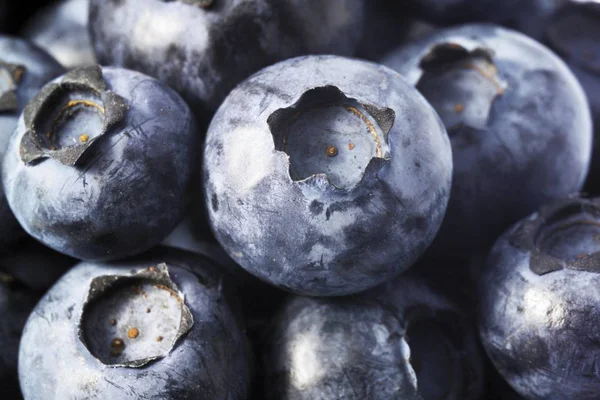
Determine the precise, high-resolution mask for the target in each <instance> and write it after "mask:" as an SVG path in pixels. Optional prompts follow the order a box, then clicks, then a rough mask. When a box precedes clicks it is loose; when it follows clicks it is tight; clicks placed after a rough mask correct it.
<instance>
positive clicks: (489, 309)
mask: <svg viewBox="0 0 600 400" xmlns="http://www.w3.org/2000/svg"><path fill="white" fill-rule="evenodd" d="M599 216H600V202H599V200H598V199H590V200H587V199H567V200H564V201H559V202H556V203H553V204H550V205H548V206H545V207H544V208H542V209H541V210H540V211H539V212H537V213H535V214H533V215H531V216H529V217H528V218H526V219H524V220H522V221H520V222H518V223H517V224H515V225H514V226H513V227H511V228H510V229H509V230H508V231H507V232H505V233H504V234H503V235H502V236H501V237H500V238H499V239H498V241H497V242H496V244H495V245H494V248H493V249H492V251H491V253H490V255H489V257H488V260H487V263H486V269H485V271H484V274H483V277H482V279H481V281H480V282H479V298H480V310H479V330H480V334H481V339H482V342H483V345H484V347H485V349H486V351H487V353H488V354H489V356H490V358H491V360H492V361H493V363H494V365H495V367H496V368H497V369H498V371H499V372H500V373H501V374H502V375H503V377H504V378H505V379H506V380H507V381H508V382H509V383H510V385H511V386H512V387H513V388H514V389H515V390H517V391H518V392H519V393H520V394H521V395H522V396H523V397H525V398H527V399H551V400H563V399H564V400H566V399H582V400H585V399H597V398H598V393H600V379H599V371H598V362H597V358H598V352H599V351H600V347H599V345H598V344H599V343H600V341H599V336H598V324H599V323H600V293H599V292H598V290H597V288H598V285H600V274H598V271H600V262H599V261H598V260H599V259H600V254H599V253H598V251H597V250H599V248H598V235H597V233H598V225H597V224H598V222H599V221H600V217H599ZM565 255H566V256H565Z"/></svg>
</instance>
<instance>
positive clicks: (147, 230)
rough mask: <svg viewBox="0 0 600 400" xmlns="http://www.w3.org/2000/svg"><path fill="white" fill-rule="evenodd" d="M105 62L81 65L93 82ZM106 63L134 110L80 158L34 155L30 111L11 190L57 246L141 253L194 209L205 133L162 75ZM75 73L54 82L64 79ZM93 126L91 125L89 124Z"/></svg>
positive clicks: (11, 165) (93, 256)
mask: <svg viewBox="0 0 600 400" xmlns="http://www.w3.org/2000/svg"><path fill="white" fill-rule="evenodd" d="M99 68H100V67H88V69H80V70H73V71H75V72H71V73H73V74H79V75H76V76H80V75H81V76H83V79H82V80H81V82H85V81H86V79H88V78H89V76H92V75H93V76H96V75H97V74H98V69H99ZM99 71H100V74H101V75H102V79H103V80H104V81H105V82H106V84H107V85H108V87H109V88H110V89H109V91H108V92H110V93H113V94H116V95H118V96H121V97H122V98H123V99H124V102H125V104H126V106H127V110H126V112H125V113H124V116H123V118H122V120H120V121H119V122H118V123H117V124H116V125H114V126H112V127H111V128H109V129H108V131H106V132H105V133H104V134H103V136H97V140H96V141H95V142H94V143H93V146H92V147H88V148H87V150H86V151H85V152H84V154H83V156H82V158H81V159H79V160H78V161H77V164H76V165H75V166H71V165H65V164H64V163H62V162H59V161H58V160H57V159H55V158H53V157H47V158H42V159H39V160H36V161H34V162H33V163H25V162H24V161H23V155H22V154H21V150H22V149H21V145H22V143H24V141H23V138H24V135H25V134H26V132H27V131H28V128H27V126H26V123H25V120H24V116H21V118H20V120H19V125H18V127H17V129H16V131H15V134H14V135H13V137H12V138H11V141H10V143H9V146H8V149H7V153H6V156H5V160H4V164H3V183H4V189H5V192H6V197H7V200H8V202H9V204H10V206H11V209H12V210H13V212H14V213H15V216H16V217H17V219H18V220H19V222H20V223H21V225H22V226H23V228H24V229H25V230H26V231H27V232H28V233H29V234H30V235H31V236H33V237H34V238H36V239H38V240H39V241H41V242H42V243H44V244H45V245H47V246H48V247H51V248H53V249H55V250H57V251H59V252H61V253H64V254H67V255H70V256H72V257H75V258H79V259H86V260H109V259H118V258H122V257H126V256H130V255H134V254H139V253H141V252H143V251H145V250H147V249H149V248H150V247H152V246H154V245H156V244H158V243H160V241H162V240H163V239H164V238H165V237H166V236H167V235H168V234H169V233H170V232H171V231H172V230H173V229H174V228H175V226H176V224H177V223H178V222H179V221H180V219H181V218H183V215H184V193H185V190H186V188H187V185H188V182H189V179H190V176H191V170H192V165H193V162H194V157H195V154H194V149H195V147H194V146H195V143H196V138H197V136H198V135H197V132H196V125H195V122H194V118H193V116H192V114H191V112H190V110H189V108H188V107H187V105H186V104H185V102H184V101H183V100H182V99H181V97H179V96H178V95H177V94H176V93H175V92H174V91H172V90H171V89H169V88H168V87H166V86H165V85H163V84H162V83H160V82H159V81H157V80H155V79H153V78H150V77H148V76H146V75H143V74H140V73H138V72H134V71H129V70H124V69H120V68H107V67H103V68H101V69H100V70H99ZM71 73H70V74H71ZM66 77H67V75H65V76H63V77H61V78H57V79H56V80H55V81H54V82H53V83H57V84H62V85H64V83H61V82H63V80H64V79H66ZM76 79H80V78H76ZM68 90H70V89H68ZM68 90H67V91H68ZM108 92H107V93H108ZM36 107H37V106H36ZM53 107H56V108H59V107H61V104H60V103H58V104H54V103H52V102H50V103H49V104H43V105H42V106H40V107H39V108H36V110H37V111H39V112H43V111H44V110H45V109H47V108H50V109H52V108H53ZM40 115H43V114H40ZM107 115H108V114H107ZM77 118H78V117H76V118H75V119H74V121H76V122H77V121H78V119H77ZM82 118H83V117H82ZM41 119H43V117H41ZM88 128H89V127H88V126H85V125H82V127H81V132H82V133H83V132H86V130H87V129H88ZM61 129H63V128H62V127H59V128H58V134H57V135H58V136H60V135H61V134H62V131H61ZM64 129H66V128H64ZM73 129H78V128H77V127H75V128H73ZM71 132H72V131H71ZM87 134H90V135H92V133H91V131H87ZM92 139H94V138H92ZM90 140H91V139H90ZM86 143H87V142H86Z"/></svg>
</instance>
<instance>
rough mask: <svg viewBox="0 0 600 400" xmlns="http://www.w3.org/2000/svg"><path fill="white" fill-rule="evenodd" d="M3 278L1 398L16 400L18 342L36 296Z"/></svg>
mask: <svg viewBox="0 0 600 400" xmlns="http://www.w3.org/2000/svg"><path fill="white" fill-rule="evenodd" d="M0 273H2V275H3V282H1V283H0V314H1V315H2V320H1V321H0V385H2V397H3V398H5V399H20V398H21V391H20V390H19V381H18V374H17V360H18V354H19V341H20V340H21V334H22V331H23V327H24V326H25V322H26V321H27V317H28V316H29V313H30V312H31V310H33V307H34V306H35V304H36V302H37V301H38V299H39V296H40V295H39V294H38V292H36V291H33V290H31V289H29V288H27V287H25V286H23V285H21V284H19V283H18V282H15V281H6V278H7V277H9V275H6V274H5V272H0Z"/></svg>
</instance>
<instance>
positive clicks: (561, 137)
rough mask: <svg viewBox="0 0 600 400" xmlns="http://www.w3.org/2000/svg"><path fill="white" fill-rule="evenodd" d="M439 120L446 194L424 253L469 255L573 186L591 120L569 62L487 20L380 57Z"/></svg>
mask: <svg viewBox="0 0 600 400" xmlns="http://www.w3.org/2000/svg"><path fill="white" fill-rule="evenodd" d="M384 64H386V65H388V66H390V67H392V68H393V69H395V70H396V71H398V72H399V73H400V74H401V75H403V76H404V77H406V78H407V79H408V81H409V82H410V83H411V84H413V85H415V86H416V87H417V89H419V91H420V92H421V93H422V94H423V95H424V96H425V97H426V98H427V99H428V100H429V102H430V103H431V104H432V105H433V107H434V108H435V109H436V110H437V111H438V113H439V115H440V117H441V118H442V120H443V121H444V124H445V125H446V129H447V130H448V135H449V136H450V141H451V143H452V154H453V160H454V175H453V181H452V195H451V196H450V202H449V205H448V211H447V213H446V217H445V219H444V224H443V225H442V228H441V230H440V234H439V236H438V239H437V240H436V244H434V246H433V247H432V253H435V254H437V255H438V256H447V255H450V254H452V255H463V254H473V252H477V251H481V250H486V249H487V246H489V245H491V244H492V243H493V241H494V240H495V239H496V238H497V237H498V236H499V235H500V234H501V233H502V232H503V231H504V230H505V229H506V228H507V227H508V226H509V225H510V224H511V223H514V222H516V221H517V220H518V219H520V218H522V217H524V216H526V215H528V214H530V213H531V212H533V211H535V210H536V209H537V208H538V207H539V206H540V205H541V204H544V203H546V202H548V201H552V200H555V199H560V198H562V197H564V196H566V195H568V194H570V193H573V192H577V191H579V190H580V189H581V187H582V184H583V182H584V180H585V177H586V174H587V171H588V166H589V163H590V155H591V144H592V125H591V118H590V112H589V108H588V103H587V101H586V97H585V94H584V92H583V90H582V88H581V85H580V84H579V83H578V82H577V79H576V78H575V76H574V75H573V74H572V73H571V72H570V70H569V69H568V68H567V66H566V65H565V64H564V63H563V62H562V61H561V60H560V59H559V58H558V57H557V56H556V55H554V54H553V53H552V52H551V51H549V50H548V49H547V48H545V47H544V46H542V45H540V44H539V43H537V42H535V41H534V40H532V39H530V38H527V37H526V36H524V35H522V34H519V33H516V32H513V31H509V30H506V29H503V28H499V27H495V26H493V25H466V26H463V27H460V28H455V29H448V30H445V31H441V32H440V33H438V34H435V35H433V36H431V37H428V38H425V39H423V40H421V41H419V42H416V43H414V44H411V45H408V46H406V47H404V48H400V49H398V50H397V51H396V52H394V53H393V54H391V55H390V56H389V57H388V58H386V59H385V60H384Z"/></svg>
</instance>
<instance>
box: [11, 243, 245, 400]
mask: <svg viewBox="0 0 600 400" xmlns="http://www.w3.org/2000/svg"><path fill="white" fill-rule="evenodd" d="M226 278H227V277H226V276H224V275H223V273H222V272H219V269H218V268H217V266H216V265H214V264H213V263H211V262H210V261H208V260H207V259H206V258H202V257H199V256H195V255H193V254H190V253H173V252H170V253H164V254H162V255H161V256H159V255H158V253H155V255H153V256H148V257H146V256H143V257H141V258H137V259H135V260H128V261H122V262H119V263H112V264H99V263H91V262H83V263H81V264H79V265H78V266H76V267H75V268H73V269H72V270H71V271H70V272H68V273H67V274H66V275H65V276H63V278H61V280H59V281H58V282H57V284H56V285H55V286H54V287H53V288H52V289H51V290H50V291H49V292H48V293H47V294H46V295H45V296H44V297H43V298H42V300H41V301H40V303H39V304H38V305H37V306H36V308H35V310H34V312H33V313H32V314H31V316H30V318H29V320H28V321H27V324H26V326H25V330H24V333H23V338H22V341H21V346H20V350H19V379H20V382H21V389H22V391H23V394H24V397H25V399H26V400H33V399H48V400H52V399H66V398H94V397H96V398H102V399H110V398H112V399H141V398H160V399H164V400H168V399H178V400H179V399H246V398H247V393H248V389H249V380H250V353H249V346H248V343H247V340H246V338H245V336H244V334H243V326H242V324H241V323H240V322H239V320H238V317H239V316H238V315H237V314H236V311H235V310H236V308H235V306H234V304H233V303H232V301H233V298H232V297H230V295H231V292H230V289H231V286H230V284H229V283H228V280H227V279H226Z"/></svg>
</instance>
